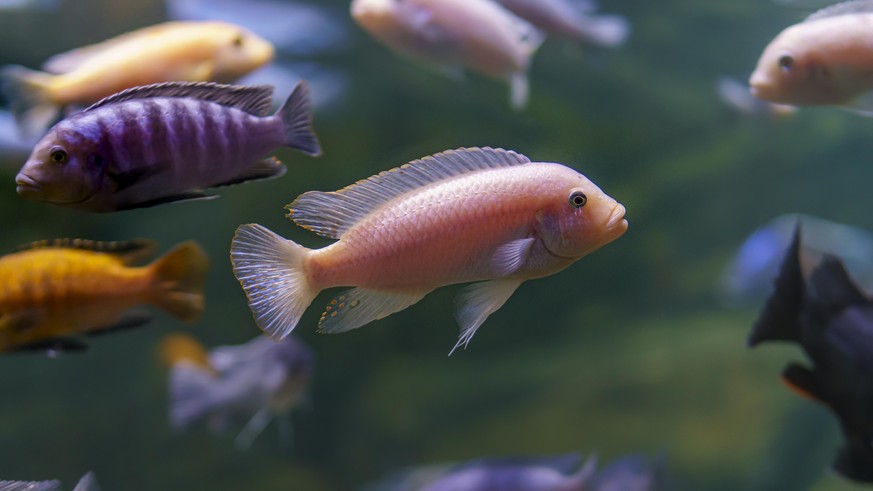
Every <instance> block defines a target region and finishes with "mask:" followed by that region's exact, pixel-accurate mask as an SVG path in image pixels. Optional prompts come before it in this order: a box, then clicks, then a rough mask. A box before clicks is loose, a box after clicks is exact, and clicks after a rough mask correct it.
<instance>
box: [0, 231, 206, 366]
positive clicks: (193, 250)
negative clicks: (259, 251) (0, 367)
mask: <svg viewBox="0 0 873 491" xmlns="http://www.w3.org/2000/svg"><path fill="white" fill-rule="evenodd" d="M154 249H155V244H154V243H153V242H151V241H146V240H133V241H126V242H95V241H90V240H81V239H57V240H47V241H41V242H35V243H33V244H28V245H26V246H23V247H22V248H21V250H20V251H19V252H15V253H12V254H8V255H5V256H3V257H0V352H10V351H19V350H46V351H48V352H49V353H50V354H52V353H56V352H59V351H66V350H83V349H85V348H86V345H85V344H84V343H83V342H81V341H80V340H79V339H77V337H78V336H81V335H94V334H101V333H105V332H109V331H113V330H122V329H129V328H133V327H138V326H140V325H142V324H145V323H146V322H147V321H148V320H150V318H151V316H150V315H148V314H145V313H140V312H131V311H130V309H131V308H133V307H136V306H139V305H143V304H152V305H155V306H157V307H159V308H161V309H163V310H165V311H167V312H169V313H170V314H172V315H173V316H175V317H177V318H179V319H180V320H182V321H184V322H194V321H196V320H197V319H198V318H199V317H200V314H201V313H202V312H203V305H204V301H203V283H204V279H205V276H206V269H207V267H208V260H207V258H206V254H205V253H204V252H203V250H202V249H201V248H200V246H198V245H197V244H196V243H194V242H185V243H183V244H180V245H178V246H176V247H175V248H173V249H172V250H171V251H170V252H168V253H166V254H165V255H164V256H162V257H161V258H159V259H157V260H155V261H154V262H152V263H151V264H149V265H147V266H142V267H135V266H134V265H135V264H137V263H139V262H141V261H143V260H144V259H145V258H147V257H148V256H150V255H151V254H152V253H153V252H154Z"/></svg>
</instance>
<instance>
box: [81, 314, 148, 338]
mask: <svg viewBox="0 0 873 491" xmlns="http://www.w3.org/2000/svg"><path fill="white" fill-rule="evenodd" d="M153 317H154V316H152V315H151V314H148V313H146V312H128V313H126V314H124V315H123V316H121V318H120V319H118V321H116V322H115V323H114V324H110V325H108V326H100V327H96V328H94V329H92V330H90V331H88V332H87V333H85V334H86V335H88V336H102V335H103V334H108V333H111V332H118V331H126V330H128V329H134V328H137V327H140V326H143V325H145V324H148V322H149V321H150V320H152V318H153Z"/></svg>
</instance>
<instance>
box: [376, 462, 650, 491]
mask: <svg viewBox="0 0 873 491" xmlns="http://www.w3.org/2000/svg"><path fill="white" fill-rule="evenodd" d="M661 467H662V463H661V462H660V461H654V462H652V463H649V462H648V461H647V460H646V459H645V458H643V457H637V456H634V457H624V458H621V459H619V460H617V461H615V462H613V463H612V464H610V465H609V466H607V467H606V468H605V469H603V470H602V471H601V472H597V457H595V456H592V457H589V458H588V460H587V461H585V463H584V465H583V464H582V456H581V455H579V454H576V453H571V454H565V455H558V456H552V457H502V458H483V459H477V460H473V461H470V462H467V463H463V464H457V465H451V464H443V465H439V464H437V465H429V466H422V467H417V468H414V469H411V470H407V471H401V472H398V473H396V474H395V475H392V476H389V477H388V478H386V479H384V480H383V481H380V482H378V483H375V484H371V485H369V486H366V487H365V488H364V491H498V490H499V491H664V490H665V489H666V488H665V487H664V476H663V470H662V469H661Z"/></svg>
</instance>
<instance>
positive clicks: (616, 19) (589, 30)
mask: <svg viewBox="0 0 873 491" xmlns="http://www.w3.org/2000/svg"><path fill="white" fill-rule="evenodd" d="M629 35H630V22H628V20H627V19H626V18H624V17H623V16H621V15H597V16H592V17H586V18H585V20H584V22H583V23H582V25H580V26H579V37H581V38H582V39H585V40H588V41H591V42H592V43H597V44H599V45H601V46H605V47H607V48H615V47H618V46H621V45H622V44H624V43H625V41H627V38H628V36H629Z"/></svg>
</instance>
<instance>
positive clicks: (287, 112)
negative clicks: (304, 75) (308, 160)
mask: <svg viewBox="0 0 873 491" xmlns="http://www.w3.org/2000/svg"><path fill="white" fill-rule="evenodd" d="M276 114H278V115H279V116H280V117H281V118H282V125H283V126H284V127H285V146H286V147H290V148H293V149H296V150H300V151H301V152H303V153H305V154H306V155H312V156H313V157H317V156H319V155H321V145H320V144H319V143H318V136H316V134H315V131H313V129H312V110H311V109H310V107H309V89H308V88H307V86H306V82H304V81H303V80H301V81H300V82H299V83H298V84H297V86H296V87H294V90H293V91H291V95H289V96H288V99H287V100H286V101H285V104H283V105H282V107H280V108H279V110H278V111H277V112H276Z"/></svg>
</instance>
